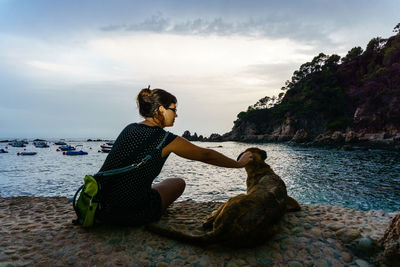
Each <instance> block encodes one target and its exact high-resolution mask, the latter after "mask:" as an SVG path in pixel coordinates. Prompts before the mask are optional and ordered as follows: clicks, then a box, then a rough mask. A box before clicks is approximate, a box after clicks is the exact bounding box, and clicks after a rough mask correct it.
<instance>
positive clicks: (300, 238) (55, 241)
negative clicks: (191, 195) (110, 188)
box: [0, 197, 389, 267]
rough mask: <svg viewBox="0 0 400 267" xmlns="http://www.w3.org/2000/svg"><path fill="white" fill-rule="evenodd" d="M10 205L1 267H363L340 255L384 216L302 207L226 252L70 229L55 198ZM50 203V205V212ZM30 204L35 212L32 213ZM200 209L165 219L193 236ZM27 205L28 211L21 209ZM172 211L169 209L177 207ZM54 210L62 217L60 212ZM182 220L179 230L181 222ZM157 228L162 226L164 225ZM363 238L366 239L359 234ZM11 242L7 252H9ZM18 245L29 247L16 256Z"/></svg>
mask: <svg viewBox="0 0 400 267" xmlns="http://www.w3.org/2000/svg"><path fill="white" fill-rule="evenodd" d="M14 199H19V200H18V201H16V202H15V203H16V204H15V206H14V207H13V209H14V210H16V211H15V213H14V214H16V215H11V216H10V213H9V209H8V206H9V205H8V203H9V202H10V200H9V199H8V198H6V199H4V198H1V197H0V206H1V205H5V206H6V207H7V209H0V225H1V226H2V227H1V230H0V231H1V233H0V235H1V236H2V240H1V241H0V246H1V247H0V261H1V263H0V265H1V266H3V265H4V263H5V262H11V260H13V259H15V261H14V262H13V263H15V262H16V260H19V259H24V260H31V262H30V263H31V264H30V265H37V266H39V265H40V266H65V265H68V264H69V265H76V266H101V265H108V266H113V265H115V264H127V265H130V266H132V265H133V266H155V267H156V266H182V265H183V266H185V265H187V266H196V267H200V266H223V265H225V266H231V267H234V266H265V265H274V266H275V265H276V266H287V265H289V266H294V267H297V266H299V267H300V266H333V267H336V266H342V265H343V264H345V265H349V266H359V267H364V266H370V265H369V264H368V262H366V261H364V260H361V259H359V258H357V257H355V256H354V254H352V253H354V251H349V250H348V245H349V242H352V243H351V245H355V246H357V248H358V249H359V250H366V251H368V250H369V247H370V246H373V244H374V242H375V241H376V240H377V239H378V238H379V237H380V236H381V235H382V234H383V232H384V230H385V229H386V227H387V224H388V222H389V218H387V216H376V215H375V214H372V213H371V214H370V215H366V213H363V212H361V211H353V210H350V209H345V208H339V207H333V206H310V205H303V210H302V211H301V212H295V213H287V214H286V215H285V216H284V217H283V219H282V220H281V222H280V223H279V226H277V227H274V228H273V229H274V231H275V232H276V234H275V235H274V236H273V237H272V240H271V242H267V243H265V244H264V245H261V246H258V247H256V248H252V249H238V250H234V251H232V250H231V249H225V248H224V247H223V246H219V245H217V246H212V247H207V248H204V247H201V246H190V245H187V244H183V243H181V242H178V241H175V240H171V239H167V238H164V237H159V236H157V235H155V234H149V233H148V232H146V231H145V230H144V229H143V228H141V227H138V228H120V227H100V228H95V229H93V230H92V229H91V230H90V231H87V230H86V229H82V228H79V227H76V226H73V225H72V224H71V223H70V221H71V219H72V218H74V217H75V214H74V212H73V210H72V209H71V208H70V203H68V201H60V199H62V198H40V199H39V198H35V197H28V198H24V197H23V198H14ZM64 202H65V203H64ZM21 203H26V204H21ZM43 203H46V204H43ZM54 203H57V204H56V205H57V206H58V207H57V208H55V205H54ZM37 204H40V205H41V206H42V207H41V208H39V207H38V206H39V205H37ZM175 204H176V203H174V204H173V205H175ZM205 204H207V203H195V202H186V204H185V205H187V206H186V208H185V209H183V212H184V213H182V212H180V213H179V212H177V209H173V211H174V213H171V215H170V216H171V218H172V217H173V216H177V215H179V214H180V215H179V216H180V217H182V220H181V224H180V225H181V227H182V228H184V227H186V228H187V229H188V228H189V227H192V230H191V231H199V228H198V227H197V226H196V221H201V220H197V219H196V218H197V217H196V216H192V215H190V214H194V213H197V214H199V213H202V214H209V212H208V211H207V212H206V210H205V208H204V207H205ZM29 205H30V207H31V208H29V209H27V208H26V207H28V206H29ZM179 205H180V204H177V207H179ZM191 205H192V206H191ZM23 206H25V207H24V208H23V210H24V212H23V213H21V212H19V211H18V209H22V207H23ZM47 206H51V207H52V208H51V209H48V210H47V209H46V208H45V207H47ZM218 206H219V205H218V204H213V206H212V207H213V209H215V208H217V207H218ZM194 207H195V208H194ZM198 207H199V208H198ZM35 209H40V210H41V214H40V215H39V214H35V213H34V210H35ZM193 210H194V212H193ZM58 211H62V212H61V213H62V214H60V212H58ZM191 212H192V213H191ZM182 214H183V215H184V216H183V215H182ZM13 216H14V217H13ZM15 216H17V217H15ZM23 216H25V217H23ZM38 218H42V219H43V218H46V222H48V223H47V224H46V225H44V224H42V223H35V222H34V220H35V219H38ZM10 220H13V221H12V222H10ZM186 221H187V222H188V223H187V225H185V223H183V222H186ZM164 223H166V225H167V226H168V222H165V221H164ZM121 229H122V230H121ZM200 231H201V229H200ZM366 233H367V234H368V236H365V234H366ZM362 236H363V237H362ZM111 239H113V240H114V239H115V240H120V241H118V244H116V245H110V244H109V240H111ZM346 242H347V243H346ZM353 242H354V243H353ZM370 243H372V245H371V244H370ZM11 244H12V245H13V246H15V248H14V247H12V246H10V245H11ZM23 247H27V248H29V249H26V250H25V249H24V250H22V249H21V248H23ZM7 250H11V251H13V250H14V251H15V252H13V253H11V252H10V251H9V252H8V254H7V253H6V251H7ZM354 258H356V260H354ZM117 259H120V260H117ZM132 260H133V262H132ZM288 261H289V262H288ZM13 265H16V264H13Z"/></svg>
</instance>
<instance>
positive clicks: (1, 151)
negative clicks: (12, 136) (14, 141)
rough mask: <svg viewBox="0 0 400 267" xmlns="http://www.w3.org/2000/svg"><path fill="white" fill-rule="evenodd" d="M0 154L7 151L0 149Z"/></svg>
mask: <svg viewBox="0 0 400 267" xmlns="http://www.w3.org/2000/svg"><path fill="white" fill-rule="evenodd" d="M0 153H8V151H7V150H4V149H3V148H2V149H0Z"/></svg>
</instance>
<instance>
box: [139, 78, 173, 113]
mask: <svg viewBox="0 0 400 267" xmlns="http://www.w3.org/2000/svg"><path fill="white" fill-rule="evenodd" d="M136 101H137V105H138V107H139V113H140V115H142V116H143V117H154V116H155V115H156V113H157V110H158V107H160V106H163V107H165V108H167V107H168V106H169V105H170V104H171V103H174V104H176V97H175V96H173V95H172V94H170V93H168V92H167V91H165V90H163V89H153V90H152V89H150V85H149V86H148V87H147V88H143V89H142V90H140V92H139V94H138V96H137V99H136Z"/></svg>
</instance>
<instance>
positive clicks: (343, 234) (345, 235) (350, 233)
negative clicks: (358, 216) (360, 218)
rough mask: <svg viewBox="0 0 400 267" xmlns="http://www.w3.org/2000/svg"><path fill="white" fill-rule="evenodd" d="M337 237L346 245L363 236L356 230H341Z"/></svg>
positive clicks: (337, 232)
mask: <svg viewBox="0 0 400 267" xmlns="http://www.w3.org/2000/svg"><path fill="white" fill-rule="evenodd" d="M336 236H337V237H338V238H339V239H340V240H342V241H343V242H344V243H350V242H351V241H353V240H355V239H357V238H359V237H360V236H361V234H360V232H359V231H357V230H354V229H340V230H338V231H336Z"/></svg>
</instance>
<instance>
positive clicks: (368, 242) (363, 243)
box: [357, 237, 373, 252]
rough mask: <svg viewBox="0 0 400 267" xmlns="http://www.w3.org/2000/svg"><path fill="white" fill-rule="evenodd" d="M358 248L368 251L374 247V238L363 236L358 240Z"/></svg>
mask: <svg viewBox="0 0 400 267" xmlns="http://www.w3.org/2000/svg"><path fill="white" fill-rule="evenodd" d="M357 241H358V242H357V243H358V248H359V249H360V250H361V251H363V252H368V251H370V250H371V249H372V244H373V242H372V239H371V238H369V237H362V238H359V239H358V240H357Z"/></svg>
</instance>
